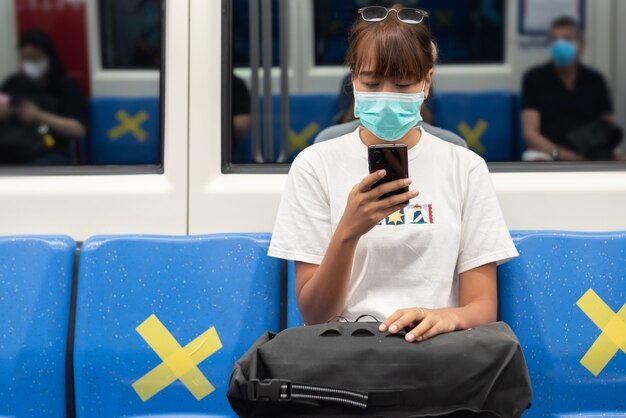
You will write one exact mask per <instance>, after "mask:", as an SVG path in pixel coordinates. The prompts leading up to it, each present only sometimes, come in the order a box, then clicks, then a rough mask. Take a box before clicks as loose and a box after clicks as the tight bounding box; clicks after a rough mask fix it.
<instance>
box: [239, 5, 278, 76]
mask: <svg viewBox="0 0 626 418" xmlns="http://www.w3.org/2000/svg"><path fill="white" fill-rule="evenodd" d="M271 2H272V7H271V9H272V12H271V16H272V46H273V49H272V51H273V53H272V66H278V56H279V55H278V49H277V46H278V43H279V38H278V36H279V35H278V28H279V25H278V9H279V8H278V0H271ZM253 13H254V11H253ZM250 18H251V15H250V0H232V27H233V39H232V60H233V66H234V67H235V68H245V67H249V66H250V51H251V50H250V30H251V28H250ZM260 48H261V49H260V51H262V48H263V45H260ZM261 54H262V52H261Z"/></svg>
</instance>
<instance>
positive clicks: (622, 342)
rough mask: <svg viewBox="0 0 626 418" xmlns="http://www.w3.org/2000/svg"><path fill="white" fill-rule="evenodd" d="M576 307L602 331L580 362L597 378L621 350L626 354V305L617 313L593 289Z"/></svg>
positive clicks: (588, 291)
mask: <svg viewBox="0 0 626 418" xmlns="http://www.w3.org/2000/svg"><path fill="white" fill-rule="evenodd" d="M576 305H578V307H579V308H580V309H581V310H582V311H583V312H584V313H585V315H587V316H588V317H589V319H591V320H592V321H593V323H594V324H596V326H597V327H598V328H600V330H602V334H600V336H599V337H598V339H597V340H596V341H595V342H594V343H593V345H592V346H591V347H590V348H589V350H588V351H587V353H586V354H585V355H584V357H583V358H582V359H581V360H580V364H582V365H583V366H585V368H586V369H587V370H589V371H590V372H591V373H592V374H593V375H594V376H597V375H599V374H600V372H601V371H602V370H603V369H604V367H606V365H607V364H608V363H609V361H611V359H612V358H613V357H614V356H615V354H617V352H618V351H619V350H620V349H621V350H622V351H623V352H624V353H625V354H626V303H625V304H624V305H623V306H622V308H621V309H620V310H619V312H618V313H615V312H613V310H611V308H609V306H608V305H607V304H606V303H604V301H603V300H602V299H601V298H600V296H598V295H597V294H596V292H594V291H593V289H589V290H587V292H586V293H585V294H584V295H583V296H582V297H581V298H580V299H579V300H578V302H576Z"/></svg>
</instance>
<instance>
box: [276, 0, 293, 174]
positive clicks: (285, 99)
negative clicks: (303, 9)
mask: <svg viewBox="0 0 626 418" xmlns="http://www.w3.org/2000/svg"><path fill="white" fill-rule="evenodd" d="M289 1H290V0H279V16H278V19H279V30H280V36H279V42H280V154H279V155H278V162H279V163H284V162H286V161H287V157H288V156H289V155H288V153H289V132H290V114H289V36H290V34H289Z"/></svg>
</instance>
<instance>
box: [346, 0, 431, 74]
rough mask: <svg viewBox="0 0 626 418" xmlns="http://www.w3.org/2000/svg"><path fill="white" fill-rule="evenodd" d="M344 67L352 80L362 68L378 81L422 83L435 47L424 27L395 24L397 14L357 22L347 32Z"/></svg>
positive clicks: (421, 24) (428, 69)
mask: <svg viewBox="0 0 626 418" xmlns="http://www.w3.org/2000/svg"><path fill="white" fill-rule="evenodd" d="M349 41H350V46H349V48H348V53H347V55H346V64H347V65H348V67H350V71H352V76H353V77H354V78H356V77H358V76H359V73H360V72H361V71H362V70H363V69H364V68H369V69H371V70H372V71H375V72H376V73H377V75H379V76H382V77H393V78H400V79H403V78H413V77H415V78H417V80H418V81H419V80H423V79H424V78H425V77H426V75H427V74H428V71H430V70H431V69H432V68H433V67H434V65H435V57H436V55H437V54H436V46H435V44H434V43H433V40H432V36H431V34H430V30H429V29H428V27H427V26H426V25H425V24H424V23H420V24H417V25H412V24H408V23H404V22H401V21H400V20H398V17H397V13H394V12H390V13H389V16H387V18H386V19H385V20H383V21H380V22H367V21H365V20H363V19H361V18H359V19H358V20H357V21H356V22H355V23H354V25H352V28H351V29H350V38H349Z"/></svg>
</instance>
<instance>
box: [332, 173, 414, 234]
mask: <svg viewBox="0 0 626 418" xmlns="http://www.w3.org/2000/svg"><path fill="white" fill-rule="evenodd" d="M384 176H385V170H380V171H377V172H375V173H372V174H370V175H368V176H367V177H365V178H364V179H363V180H362V181H361V182H360V183H358V184H357V185H356V186H354V187H353V188H352V191H351V192H350V195H349V196H348V203H347V205H346V210H345V212H344V216H343V217H342V218H341V221H340V222H339V225H338V226H337V230H338V231H342V233H343V235H344V237H345V238H346V239H349V240H354V239H357V240H358V239H359V238H361V236H363V235H365V234H366V233H367V232H368V231H370V230H371V229H372V228H374V226H376V225H377V224H378V223H379V222H380V221H381V220H383V219H384V218H386V217H387V216H389V215H391V214H392V213H394V212H396V211H398V210H400V209H402V208H403V207H404V206H406V202H407V201H409V200H411V199H413V198H414V197H415V196H417V195H418V194H419V192H417V191H416V190H410V191H408V192H406V193H402V194H399V195H395V196H390V197H387V198H385V199H382V200H378V198H379V197H380V196H382V195H384V194H386V193H389V192H393V191H395V190H398V189H401V188H404V187H407V186H408V185H409V184H411V179H402V180H396V181H391V182H389V183H385V184H381V185H380V186H378V187H376V188H374V189H372V186H373V185H374V184H375V183H376V182H377V181H378V180H380V179H381V178H383V177H384ZM346 214H347V216H346Z"/></svg>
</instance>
